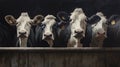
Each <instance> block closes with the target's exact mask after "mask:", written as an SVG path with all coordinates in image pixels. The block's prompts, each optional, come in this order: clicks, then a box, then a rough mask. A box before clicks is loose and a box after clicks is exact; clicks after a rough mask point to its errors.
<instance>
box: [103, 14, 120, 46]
mask: <svg viewBox="0 0 120 67" xmlns="http://www.w3.org/2000/svg"><path fill="white" fill-rule="evenodd" d="M104 47H120V16H119V15H112V16H111V17H110V18H109V19H108V28H107V38H106V39H105V43H104Z"/></svg>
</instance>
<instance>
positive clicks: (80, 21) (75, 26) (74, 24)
mask: <svg viewBox="0 0 120 67" xmlns="http://www.w3.org/2000/svg"><path fill="white" fill-rule="evenodd" d="M70 19H71V22H70V24H71V35H72V36H73V37H75V36H76V35H77V34H79V35H78V38H79V37H84V36H85V29H86V22H85V19H86V16H85V14H84V13H83V11H82V9H81V8H76V9H75V10H74V11H73V12H72V13H71V16H70Z"/></svg>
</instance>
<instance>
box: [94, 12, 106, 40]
mask: <svg viewBox="0 0 120 67" xmlns="http://www.w3.org/2000/svg"><path fill="white" fill-rule="evenodd" d="M96 15H97V16H98V17H100V20H99V21H98V22H96V23H94V24H92V31H93V32H92V35H93V37H97V38H98V39H99V38H100V39H101V38H106V31H107V24H106V21H107V19H106V17H105V16H104V15H103V13H101V12H98V13H96Z"/></svg>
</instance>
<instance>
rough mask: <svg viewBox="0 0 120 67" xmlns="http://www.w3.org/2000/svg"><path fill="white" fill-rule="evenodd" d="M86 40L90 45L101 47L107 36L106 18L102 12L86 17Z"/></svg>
mask: <svg viewBox="0 0 120 67" xmlns="http://www.w3.org/2000/svg"><path fill="white" fill-rule="evenodd" d="M86 30H87V31H86V37H85V38H86V42H89V46H90V47H102V46H103V43H104V40H105V39H106V37H107V19H106V16H104V14H103V13H102V12H97V13H96V14H95V15H93V16H91V17H90V18H88V19H87V29H86ZM87 39H89V40H87Z"/></svg>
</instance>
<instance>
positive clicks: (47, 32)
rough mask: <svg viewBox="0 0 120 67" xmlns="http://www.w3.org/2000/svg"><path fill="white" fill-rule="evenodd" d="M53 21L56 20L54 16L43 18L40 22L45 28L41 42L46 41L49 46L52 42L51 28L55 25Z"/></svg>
mask: <svg viewBox="0 0 120 67" xmlns="http://www.w3.org/2000/svg"><path fill="white" fill-rule="evenodd" d="M55 19H56V17H55V16H53V15H47V16H46V17H45V18H44V21H43V22H42V24H43V25H45V27H44V29H43V35H42V40H45V41H47V43H48V44H49V45H50V46H52V45H53V40H54V35H53V26H54V24H55V23H56V21H55Z"/></svg>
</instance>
